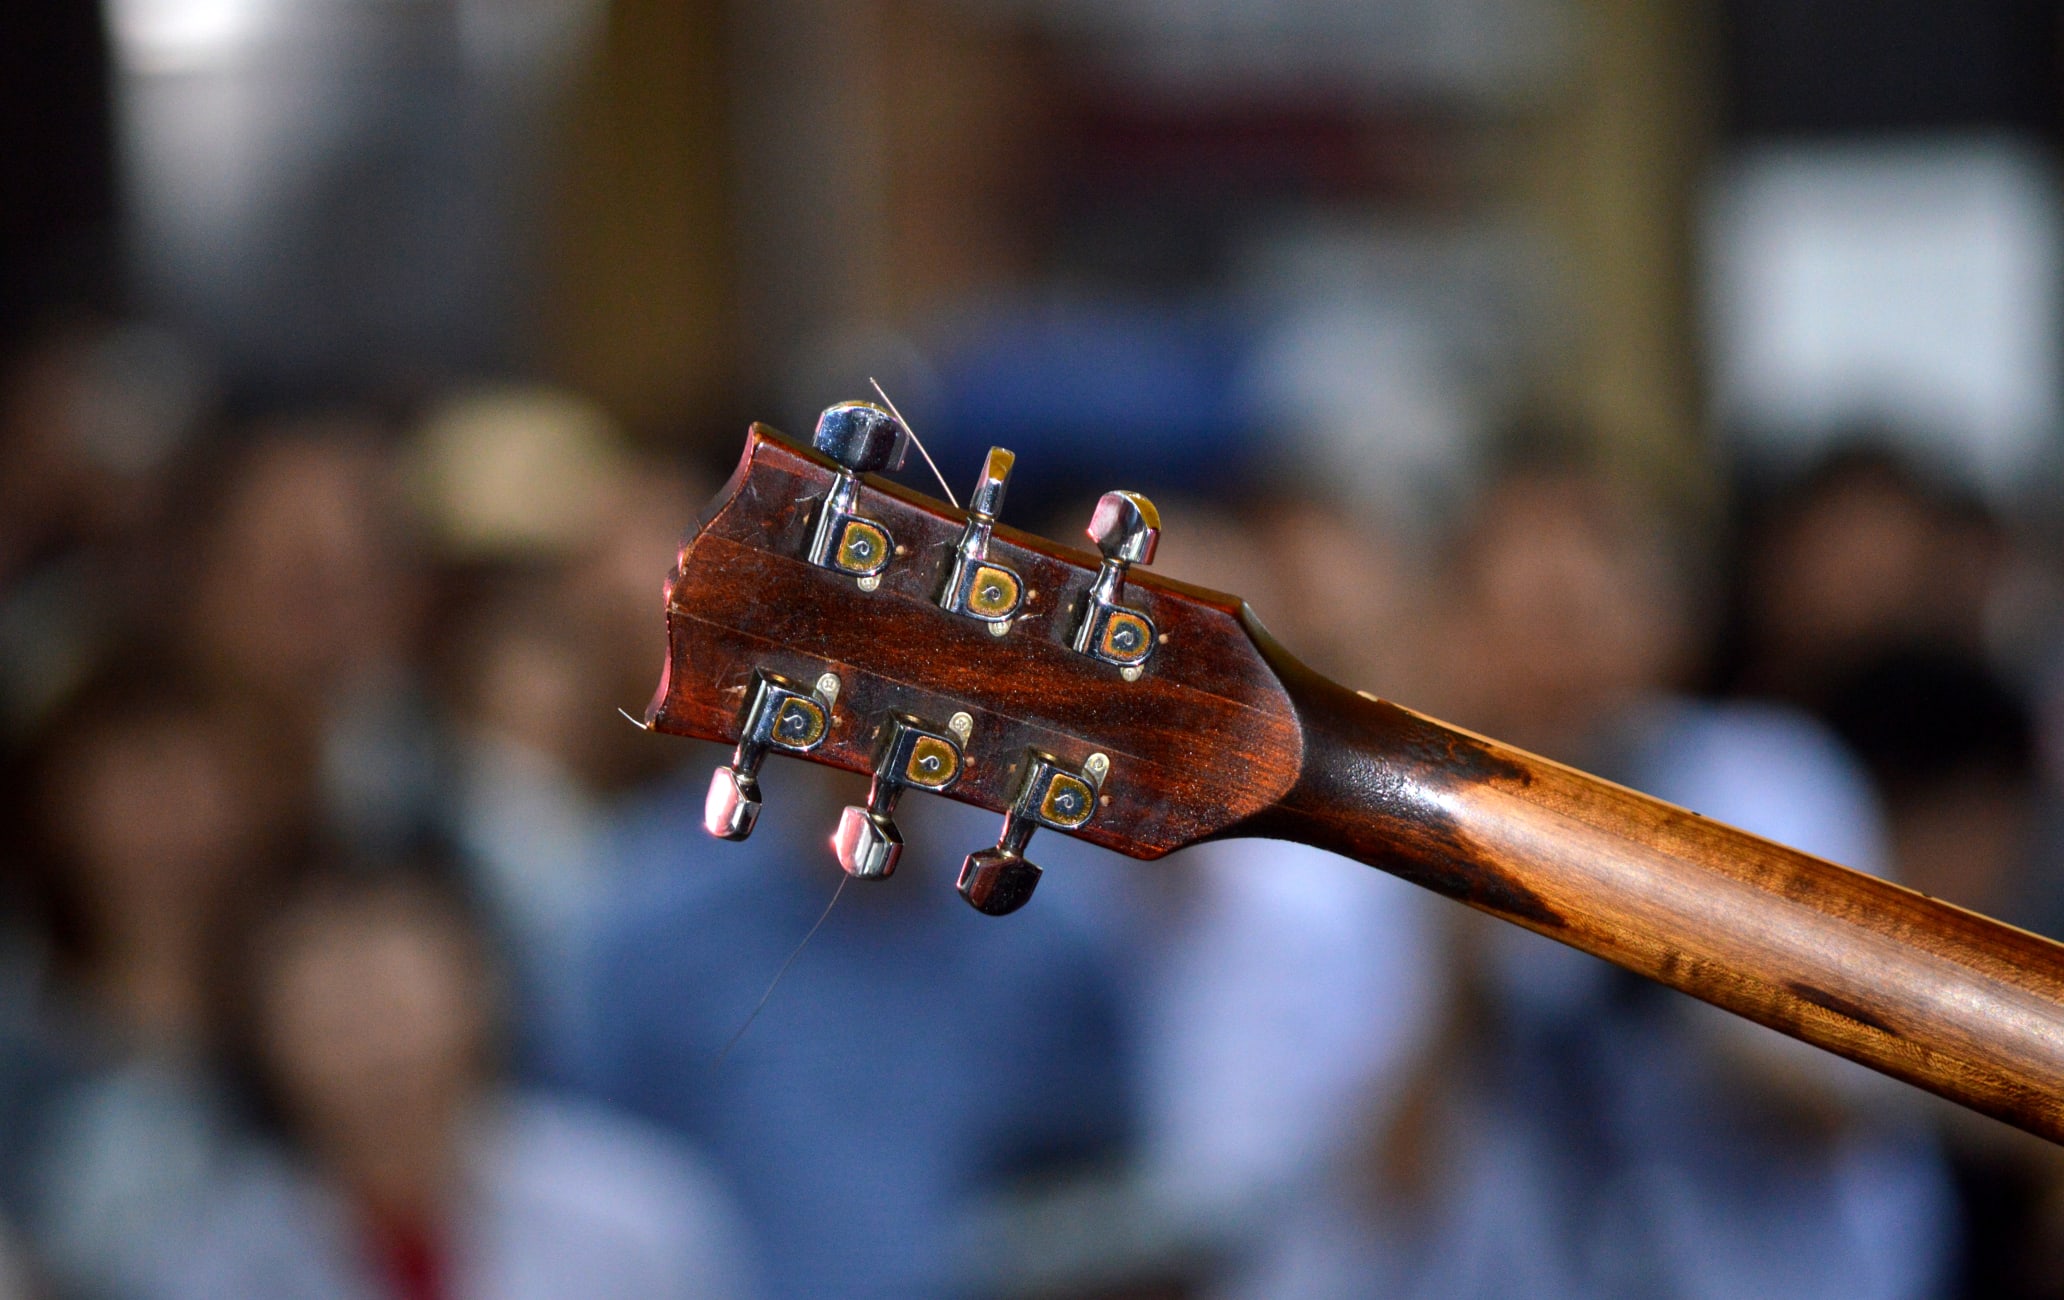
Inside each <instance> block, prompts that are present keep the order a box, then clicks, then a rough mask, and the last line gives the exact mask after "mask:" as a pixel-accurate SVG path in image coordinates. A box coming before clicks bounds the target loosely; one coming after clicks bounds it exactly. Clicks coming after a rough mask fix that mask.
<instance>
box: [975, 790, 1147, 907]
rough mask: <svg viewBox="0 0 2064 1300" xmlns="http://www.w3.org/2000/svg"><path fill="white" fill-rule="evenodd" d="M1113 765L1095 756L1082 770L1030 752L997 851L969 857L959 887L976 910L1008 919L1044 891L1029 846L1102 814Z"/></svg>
mask: <svg viewBox="0 0 2064 1300" xmlns="http://www.w3.org/2000/svg"><path fill="white" fill-rule="evenodd" d="M1109 770H1110V760H1109V759H1107V758H1105V757H1104V756H1103V755H1102V754H1091V755H1090V756H1089V761H1088V762H1087V763H1085V764H1083V766H1082V769H1081V770H1080V771H1076V770H1075V769H1073V768H1070V767H1069V766H1067V765H1066V764H1065V763H1063V762H1061V760H1060V759H1058V758H1055V757H1054V756H1053V755H1052V754H1048V753H1043V752H1041V751H1040V750H1036V749H1028V750H1026V751H1025V761H1024V775H1023V776H1022V777H1021V778H1020V779H1019V781H1018V793H1017V796H1016V798H1014V799H1013V800H1012V801H1011V806H1010V810H1009V811H1008V812H1006V813H1004V815H1003V833H1002V834H1001V835H999V836H998V837H997V840H996V847H995V848H991V849H979V850H977V851H975V852H973V853H970V854H968V855H967V859H966V861H964V862H962V863H961V866H960V879H959V880H957V881H956V882H955V887H956V888H958V889H959V890H960V896H961V897H962V898H965V899H966V900H967V901H968V903H969V905H970V906H972V907H973V908H974V909H975V910H976V911H978V912H982V913H986V914H987V915H989V916H1005V915H1008V914H1009V913H1012V912H1015V911H1017V910H1018V909H1019V908H1021V907H1023V906H1024V905H1025V903H1026V901H1027V900H1028V899H1030V898H1031V897H1032V891H1033V890H1034V889H1036V888H1038V886H1039V877H1040V870H1039V868H1038V867H1037V866H1035V865H1034V864H1032V863H1031V862H1028V861H1027V860H1026V859H1025V846H1026V845H1027V844H1029V843H1030V842H1031V839H1032V832H1033V831H1034V830H1036V829H1038V828H1039V827H1041V826H1051V827H1054V828H1055V829H1057V830H1064V831H1072V830H1075V829H1077V828H1078V827H1080V826H1082V825H1083V824H1084V823H1086V822H1088V821H1089V819H1090V817H1091V816H1093V815H1094V814H1095V813H1096V808H1097V795H1098V792H1099V790H1100V789H1101V788H1102V786H1103V780H1104V775H1105V773H1106V772H1108V771H1109Z"/></svg>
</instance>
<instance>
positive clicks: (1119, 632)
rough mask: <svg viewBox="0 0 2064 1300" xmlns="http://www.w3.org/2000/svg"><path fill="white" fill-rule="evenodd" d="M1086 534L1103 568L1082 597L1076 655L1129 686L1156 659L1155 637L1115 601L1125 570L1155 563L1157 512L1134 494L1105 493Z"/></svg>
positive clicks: (1147, 623) (1138, 615) (1144, 621)
mask: <svg viewBox="0 0 2064 1300" xmlns="http://www.w3.org/2000/svg"><path fill="white" fill-rule="evenodd" d="M1087 531H1088V533H1089V540H1091V541H1092V542H1095V543H1096V546H1097V549H1098V550H1099V551H1101V552H1103V555H1104V563H1103V567H1102V568H1100V569H1099V570H1097V576H1096V582H1095V583H1094V584H1092V585H1091V587H1090V589H1089V593H1088V594H1087V595H1086V596H1084V597H1083V600H1082V613H1081V617H1080V618H1079V619H1078V620H1077V621H1076V624H1075V641H1074V646H1075V650H1076V652H1077V653H1078V654H1086V655H1089V656H1091V657H1092V658H1095V659H1101V660H1102V661H1104V662H1105V663H1107V664H1115V665H1117V666H1118V668H1119V669H1120V670H1121V671H1122V673H1123V675H1124V676H1125V677H1126V678H1127V679H1128V680H1130V679H1132V678H1135V677H1137V676H1139V673H1140V668H1141V665H1143V664H1145V663H1146V661H1147V656H1149V655H1151V654H1153V653H1154V641H1155V637H1156V636H1157V635H1158V634H1157V633H1156V631H1155V629H1154V620H1152V619H1150V618H1148V617H1147V616H1146V615H1145V614H1144V613H1142V612H1141V611H1139V610H1137V609H1131V608H1128V607H1127V606H1125V605H1121V604H1119V603H1118V598H1119V594H1120V592H1121V590H1122V589H1123V587H1124V585H1125V570H1126V569H1127V568H1129V567H1130V566H1132V565H1135V564H1151V563H1152V562H1153V560H1154V546H1155V544H1156V543H1158V542H1159V541H1160V540H1161V512H1160V511H1158V510H1156V509H1154V503H1153V502H1151V501H1149V500H1147V499H1146V498H1145V497H1143V496H1141V495H1140V494H1139V493H1137V492H1106V493H1104V495H1103V497H1102V498H1101V499H1099V500H1098V501H1097V507H1096V513H1095V514H1093V515H1091V516H1090V520H1089V528H1088V530H1087Z"/></svg>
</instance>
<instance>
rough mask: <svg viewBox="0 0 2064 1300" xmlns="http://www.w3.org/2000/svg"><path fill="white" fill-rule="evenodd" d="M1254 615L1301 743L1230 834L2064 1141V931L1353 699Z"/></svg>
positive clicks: (1364, 699)
mask: <svg viewBox="0 0 2064 1300" xmlns="http://www.w3.org/2000/svg"><path fill="white" fill-rule="evenodd" d="M1252 630H1253V633H1254V636H1255V639H1256V642H1257V643H1258V644H1260V645H1261V646H1262V648H1263V651H1264V653H1265V654H1266V655H1267V657H1268V658H1269V659H1270V660H1271V662H1272V664H1273V666H1274V667H1275V668H1276V670H1277V674H1278V676H1279V677H1280V679H1281V680H1282V681H1283V683H1284V685H1285V686H1286V687H1287V688H1288V690H1289V694H1290V698H1291V701H1292V703H1293V706H1294V707H1295V709H1296V712H1297V715H1298V719H1299V721H1300V723H1301V725H1302V729H1303V739H1304V746H1303V750H1304V755H1303V765H1302V770H1301V772H1300V774H1299V776H1298V779H1297V781H1296V783H1295V784H1294V785H1293V787H1292V788H1291V790H1290V791H1289V793H1288V794H1286V795H1285V796H1284V797H1283V798H1282V799H1281V800H1280V801H1279V802H1278V803H1277V804H1276V806H1275V807H1273V808H1272V809H1270V810H1269V811H1268V812H1266V813H1263V814H1261V815H1259V816H1257V817H1255V818H1253V819H1251V820H1249V821H1248V822H1247V823H1246V824H1244V825H1242V826H1241V827H1239V828H1238V829H1237V830H1236V831H1234V832H1233V833H1235V834H1254V835H1266V836H1271V837H1275V838H1281V839H1290V840H1296V841H1298V842H1300V843H1304V844H1310V845H1313V846H1315V847H1318V848H1322V849H1327V850H1331V851H1333V852H1336V853H1341V854H1344V855H1346V856H1348V857H1351V858H1355V859H1357V860H1359V861H1361V862H1365V863H1367V864H1369V865H1370V866H1373V867H1380V868H1382V869H1383V870H1385V871H1389V872H1392V873H1393V874H1396V875H1398V876H1401V877H1403V878H1405V879H1407V880H1410V881H1412V882H1414V883H1415V884H1420V885H1424V886H1425V887H1427V888H1428V889H1432V890H1434V891H1436V892H1438V893H1442V894H1446V895H1448V896H1449V897H1451V898H1455V899H1459V900H1461V901H1462V902H1465V903H1468V904H1469V905H1471V906H1472V907H1476V908H1479V909H1481V910H1483V911H1486V912H1490V913H1492V914H1494V915H1497V916H1501V917H1503V918H1505V919H1506V920H1509V921H1512V922H1514V923H1516V924H1519V925H1523V926H1525V927H1526V928H1528V929H1530V930H1534V931H1537V932H1538V933H1541V934H1545V935H1547V936H1549V937H1550V938H1553V939H1557V940H1560V941H1561V942H1563V943H1566V944H1569V945H1570V946H1571V947H1574V948H1578V949H1581V950H1583V951H1585V952H1588V953H1592V954H1594V955H1595V956H1598V957H1602V958H1604V959H1606V960H1607V961H1610V962H1613V963H1615V964H1616V965H1619V966H1623V967H1625V968H1626V969H1628V970H1631V971H1634V972H1635V973H1637V974H1640V975H1645V976H1647V977H1649V978H1651V979H1654V980H1657V981H1659V982H1661V983H1663V984H1667V985H1669V986H1670V987H1672V988H1676V989H1680V990H1682V991H1684V992H1686V993H1689V994H1691V995H1693V996H1694V997H1698V998H1702V999H1704V1000H1705V1001H1707V1002H1711V1003H1713V1004H1715V1005H1717V1006H1720V1007H1724V1008H1726V1009H1727V1010H1729V1011H1733V1012H1735V1013H1737V1014H1739V1015H1743V1016H1746V1017H1748V1018H1749V1019H1751V1020H1754V1021H1757V1022H1759V1023H1761V1024H1765V1025H1768V1026H1770V1027H1771V1028H1773V1029H1777V1030H1780V1031H1782V1032H1784V1033H1787V1034H1790V1035H1792V1036H1793V1037H1795V1038H1800V1039H1803V1040H1805V1041H1806V1042H1809V1043H1813V1044H1815V1045H1816V1046H1819V1047H1823V1048H1826V1049H1827V1050H1829V1051H1831V1052H1835V1053H1837V1054H1839V1055H1841V1056H1845V1057H1848V1058H1849V1059H1850V1060H1853V1061H1858V1062H1861V1063H1862V1064H1864V1065H1868V1066H1870V1067H1872V1068H1874V1069H1877V1070H1881V1071H1883V1072H1885V1073H1886V1074H1889V1075H1892V1076H1894V1077H1896V1078H1900V1079H1904V1080H1906V1081H1908V1082H1910V1083H1913V1084H1916V1085H1918V1086H1920V1087H1923V1088H1926V1089H1928V1090H1929V1091H1932V1092H1936V1093H1939V1094H1941V1095H1942V1096H1944V1097H1947V1098H1949V1099H1950V1100H1952V1101H1956V1102H1959V1103H1961V1104H1963V1105H1966V1106H1969V1107H1972V1108H1973V1109H1975V1110H1979V1111H1983V1112H1984V1113H1986V1114H1988V1115H1992V1116H1995V1117H1996V1118H1999V1119H2002V1120H2005V1121H2006V1122H2008V1123H2010V1124H2014V1125H2016V1126H2018V1127H2020V1128H2024V1129H2027V1130H2028V1131H2029V1132H2032V1133H2037V1134H2040V1135H2042V1136H2044V1137H2047V1138H2050V1139H2051V1140H2053V1141H2064V947H2060V946H2059V945H2057V944H2055V943H2052V942H2050V941H2049V940H2047V939H2043V938H2040V937H2038V936H2036V935H2032V934H2029V933H2027V932H2025V931H2022V930H2018V929H2015V928H2014V927H2012V926H2008V925H2004V924H2002V923H2000V922H1998V921H1993V920H1989V919H1987V918H1986V917H1983V916H1979V915H1977V914H1975V913H1973V912H1968V911H1965V910H1964V909H1962V908H1959V907H1955V906H1952V905H1951V904H1948V903H1944V902H1940V901H1938V900H1936V899H1932V898H1929V897H1926V896H1925V895H1922V894H1918V893H1915V892H1914V891H1913V890H1910V889H1905V888H1902V887H1900V886H1898V885H1894V884H1891V883H1889V882H1887V881H1884V880H1880V879H1878V878H1876V877H1874V876H1868V875H1865V874H1863V873H1861V872H1856V871H1851V870H1849V869H1847V868H1845V867H1839V866H1836V865H1835V864H1833V863H1831V862H1826V861H1823V860H1821V859H1819V858H1815V857H1811V856H1809V855H1807V854H1804V853H1799V852H1796V851H1794V850H1791V849H1787V848H1783V847H1781V846H1779V845H1776V844H1773V843H1771V842H1769V841H1767V840H1763V839H1760V838H1758V837H1756V836H1753V835H1750V834H1748V833H1747V832H1744V831H1739V830H1735V829H1734V828H1732V827H1729V826H1724V825H1722V824H1720V823H1718V822H1714V821H1711V820H1709V819H1707V818H1704V817H1701V816H1699V815H1698V814H1696V813H1693V812H1688V811H1686V810H1684V809H1682V808H1677V807H1674V806H1672V805H1670V804H1666V803H1664V802H1662V801H1661V800H1658V799H1651V798H1649V797H1648V796H1646V795H1642V794H1637V793H1635V792H1634V791H1632V790H1628V789H1625V788H1624V787H1621V786H1618V785H1614V784H1613V783H1611V782H1608V781H1604V780H1601V779H1599V778H1597V777H1593V776H1588V775H1586V774H1584V773H1582V772H1579V771H1576V770H1575V769H1573V768H1569V767H1565V766H1563V765H1562V764H1560V763H1555V762H1551V761H1549V760H1547V759H1543V758H1539V757H1536V756H1534V755H1532V754H1528V753H1526V752H1524V751H1522V750H1517V749H1513V748H1510V747H1509V746H1505V745H1501V744H1499V743H1498V742H1496V741H1493V740H1488V739H1485V738H1484V737H1481V736H1477V735H1475V734H1473V733H1470V732H1467V731H1463V730H1461V729H1460V728H1456V727H1450V726H1447V725H1446V724H1444V723H1440V722H1436V721H1434V720H1433V719H1431V718H1427V717H1425V716H1423V715H1421V714H1417V713H1414V712H1412V711H1411V710H1409V709H1405V708H1402V707H1400V706H1398V705H1395V704H1391V703H1388V702H1386V701H1381V700H1372V699H1370V698H1367V697H1363V696H1360V695H1357V694H1356V693H1355V692H1353V691H1350V690H1347V689H1345V688H1343V687H1340V686H1337V685H1335V684H1334V683H1332V682H1329V681H1326V680H1324V679H1323V678H1320V677H1318V676H1317V675H1316V674H1313V673H1312V672H1311V671H1310V670H1308V669H1306V668H1304V667H1303V666H1302V665H1300V664H1298V663H1297V662H1296V661H1295V660H1293V659H1291V658H1290V657H1289V656H1288V655H1287V654H1285V653H1284V652H1282V650H1281V649H1280V647H1277V646H1275V645H1274V643H1273V642H1272V641H1270V640H1269V638H1268V635H1267V633H1266V632H1263V631H1262V630H1261V629H1260V628H1259V627H1258V626H1255V627H1254V628H1253V629H1252Z"/></svg>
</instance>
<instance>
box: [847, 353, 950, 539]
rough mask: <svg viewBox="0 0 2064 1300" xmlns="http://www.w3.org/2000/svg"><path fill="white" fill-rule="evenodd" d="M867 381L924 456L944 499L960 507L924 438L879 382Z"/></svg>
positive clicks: (871, 378) (875, 380) (872, 378)
mask: <svg viewBox="0 0 2064 1300" xmlns="http://www.w3.org/2000/svg"><path fill="white" fill-rule="evenodd" d="M867 382H868V383H870V384H873V385H874V395H875V396H876V397H879V398H881V399H882V405H883V406H886V407H888V408H889V414H890V415H893V416H895V417H896V423H898V424H900V425H902V426H903V432H905V433H907V434H909V435H910V440H911V441H912V442H914V443H916V444H917V454H918V455H920V456H922V457H924V458H925V464H927V465H930V466H931V467H932V477H933V478H935V479H937V480H939V490H940V491H941V492H944V493H945V494H946V499H947V500H948V501H951V502H952V503H953V508H954V509H955V510H958V509H960V498H959V497H957V496H955V495H953V489H952V488H950V487H947V486H946V476H945V475H944V474H941V473H940V472H939V462H938V461H935V460H933V459H932V453H930V452H928V451H926V450H925V445H924V439H923V438H920V437H918V436H917V430H915V429H913V428H911V427H910V421H908V420H906V419H904V418H903V412H901V411H899V410H897V409H896V404H895V402H893V401H891V400H889V395H888V394H887V393H885V392H883V391H882V386H881V382H880V381H879V380H877V379H876V378H875V377H874V376H872V375H869V376H868V377H867Z"/></svg>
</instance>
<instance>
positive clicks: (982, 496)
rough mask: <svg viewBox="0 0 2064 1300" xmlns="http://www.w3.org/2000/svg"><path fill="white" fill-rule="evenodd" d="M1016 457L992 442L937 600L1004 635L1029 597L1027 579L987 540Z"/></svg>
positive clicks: (1001, 503)
mask: <svg viewBox="0 0 2064 1300" xmlns="http://www.w3.org/2000/svg"><path fill="white" fill-rule="evenodd" d="M1016 461H1017V457H1016V456H1015V455H1013V454H1012V453H1011V452H1009V451H1006V450H1004V449H1003V448H1002V447H991V448H990V449H989V457H988V459H987V460H985V461H983V463H982V478H981V480H980V481H979V482H978V483H976V484H975V490H974V494H973V495H971V496H970V497H969V498H968V521H967V527H966V528H965V529H964V530H963V531H962V532H961V534H960V542H959V544H958V545H957V546H955V547H954V549H953V561H952V563H951V564H949V565H948V566H947V568H946V582H945V586H944V587H943V588H942V589H941V591H940V593H939V605H940V607H941V608H943V609H948V610H951V611H952V612H953V613H956V614H965V615H966V616H967V617H969V618H974V619H980V620H981V621H982V622H984V623H986V624H988V625H989V630H990V631H991V632H993V633H995V634H996V635H997V636H1002V635H1003V634H1004V633H1005V632H1006V631H1008V630H1009V628H1010V621H1011V618H1012V617H1013V616H1014V615H1015V614H1016V613H1017V612H1018V607H1019V606H1020V605H1022V604H1023V603H1024V601H1025V580H1024V578H1023V577H1021V576H1019V574H1018V571H1017V570H1016V569H1013V568H1011V567H1010V566H1009V565H1006V564H1000V563H998V562H996V561H994V560H991V559H990V558H989V539H990V536H991V534H992V532H993V531H994V529H995V526H996V516H997V513H998V512H999V511H1001V510H1002V509H1003V489H1004V485H1005V484H1006V483H1008V482H1009V480H1010V472H1011V466H1012V465H1013V464H1015V463H1016Z"/></svg>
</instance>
